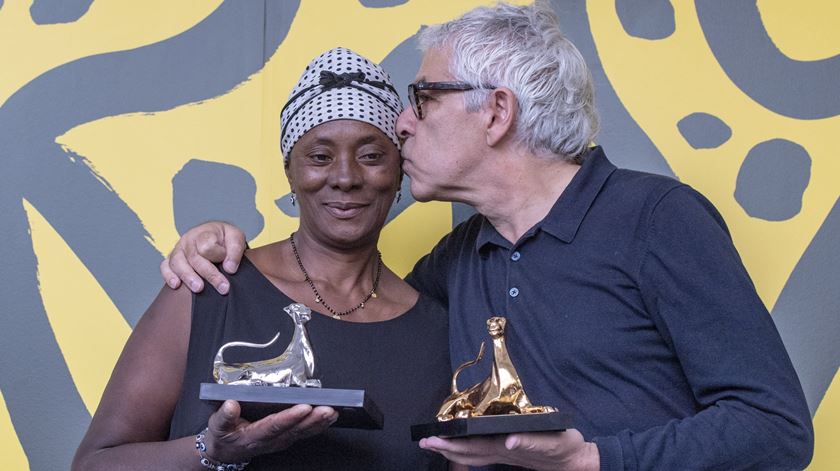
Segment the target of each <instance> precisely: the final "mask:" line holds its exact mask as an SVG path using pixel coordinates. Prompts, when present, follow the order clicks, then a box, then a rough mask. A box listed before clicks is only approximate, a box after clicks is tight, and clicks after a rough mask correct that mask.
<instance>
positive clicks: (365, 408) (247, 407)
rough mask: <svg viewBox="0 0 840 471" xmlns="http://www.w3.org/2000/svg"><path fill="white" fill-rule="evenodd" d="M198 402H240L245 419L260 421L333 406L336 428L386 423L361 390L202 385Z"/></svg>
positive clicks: (369, 428) (363, 426)
mask: <svg viewBox="0 0 840 471" xmlns="http://www.w3.org/2000/svg"><path fill="white" fill-rule="evenodd" d="M199 398H200V399H202V400H205V401H209V402H214V403H218V404H221V403H222V402H224V401H225V400H227V399H233V400H234V401H238V402H239V406H240V407H241V409H242V417H243V418H245V419H246V420H249V421H252V422H253V421H255V420H259V419H261V418H263V417H265V416H267V415H269V414H273V413H275V412H279V411H281V410H283V409H288V408H289V407H291V406H293V405H295V404H309V405H312V406H330V407H332V408H333V409H335V410H336V412H338V420H337V421H336V422H335V423H334V424H333V427H343V428H359V429H368V430H380V429H382V424H383V423H384V421H385V419H384V417H383V416H382V412H380V411H379V408H378V407H376V404H375V403H374V402H373V400H371V398H370V396H368V395H367V394H365V391H364V390H360V389H325V388H299V387H296V386H291V387H287V388H284V387H276V386H246V385H238V384H237V385H232V384H216V383H201V390H200V393H199Z"/></svg>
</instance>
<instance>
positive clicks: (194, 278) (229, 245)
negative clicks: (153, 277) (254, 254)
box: [160, 221, 246, 294]
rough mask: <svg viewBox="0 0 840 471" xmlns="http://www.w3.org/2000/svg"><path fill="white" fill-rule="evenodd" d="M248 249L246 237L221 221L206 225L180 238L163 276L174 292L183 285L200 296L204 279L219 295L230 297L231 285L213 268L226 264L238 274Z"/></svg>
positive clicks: (170, 254)
mask: <svg viewBox="0 0 840 471" xmlns="http://www.w3.org/2000/svg"><path fill="white" fill-rule="evenodd" d="M245 245H246V244H245V233H244V232H242V231H241V230H239V228H238V227H236V226H234V225H232V224H228V223H226V222H221V221H211V222H205V223H204V224H201V225H199V226H195V227H193V228H192V229H190V230H189V231H187V232H186V233H185V234H184V235H183V236H181V239H179V240H178V243H177V244H175V248H173V249H172V252H170V253H169V256H168V257H166V258H165V259H163V262H161V264H160V274H161V276H162V277H163V280H164V281H165V282H166V284H167V285H169V287H170V288H172V289H176V288H178V286H180V285H181V281H183V282H184V283H185V284H186V286H187V287H188V288H189V289H190V290H191V291H192V292H193V293H198V292H199V291H201V290H202V289H204V282H203V281H202V280H201V279H202V278H204V279H206V280H207V281H209V282H210V284H211V285H213V287H214V288H216V291H218V292H219V294H227V292H228V289H230V284H229V283H228V281H227V278H225V276H224V275H222V273H221V272H220V271H219V270H218V269H216V266H215V265H213V264H214V263H219V262H223V263H222V266H223V267H224V269H225V271H226V272H228V273H236V270H237V269H238V268H239V262H240V261H242V254H243V253H245Z"/></svg>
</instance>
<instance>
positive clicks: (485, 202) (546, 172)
mask: <svg viewBox="0 0 840 471" xmlns="http://www.w3.org/2000/svg"><path fill="white" fill-rule="evenodd" d="M503 161H504V164H503V165H497V166H496V167H494V168H493V169H492V171H491V172H490V175H489V178H488V179H486V180H485V184H483V185H482V188H481V189H480V190H478V191H477V193H476V195H474V196H475V197H474V198H471V199H472V201H471V202H470V204H472V205H473V206H474V207H475V208H476V210H477V211H478V212H480V213H481V214H483V215H484V216H485V217H486V218H487V219H488V220H489V221H490V223H491V224H493V227H495V228H496V230H497V231H498V232H499V234H501V235H502V237H504V238H505V239H507V240H508V241H509V242H511V243H515V242H516V241H517V240H519V238H520V237H522V235H523V234H525V232H527V231H528V229H530V228H532V227H533V226H534V225H535V224H537V223H538V222H540V221H542V220H543V219H544V218H545V217H546V215H548V212H549V211H550V210H551V208H552V207H553V206H554V203H555V202H556V201H557V198H559V197H560V195H561V194H562V193H563V191H565V189H566V187H567V186H569V183H570V182H571V181H572V178H573V177H574V176H575V174H576V173H577V171H578V170H579V169H580V166H579V165H577V164H574V163H572V162H569V161H567V160H563V159H562V158H561V157H558V156H553V157H538V156H534V155H532V154H524V155H523V154H520V155H516V156H511V157H510V158H507V159H504V160H503ZM497 163H498V161H497Z"/></svg>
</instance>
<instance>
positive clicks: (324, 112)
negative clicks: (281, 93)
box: [280, 47, 402, 165]
mask: <svg viewBox="0 0 840 471" xmlns="http://www.w3.org/2000/svg"><path fill="white" fill-rule="evenodd" d="M400 111H402V104H401V103H400V97H399V95H398V94H397V91H396V90H394V86H393V85H392V84H391V78H390V77H389V76H388V74H387V73H385V71H384V70H383V69H382V68H381V67H379V66H378V65H376V64H374V63H373V62H371V61H369V60H367V59H365V58H364V57H362V56H360V55H358V54H356V53H355V52H353V51H351V50H349V49H345V48H343V47H337V48H335V49H330V50H329V51H327V52H325V53H323V54H321V55H320V56H318V57H316V58H315V60H313V61H312V62H310V63H309V65H308V66H306V70H304V71H303V75H302V76H301V77H300V80H298V83H297V85H295V88H294V89H293V90H292V93H291V95H290V96H289V102H288V103H286V106H285V107H283V111H282V113H281V115H280V121H281V129H280V147H281V148H282V150H283V155H284V156H285V163H286V164H287V165H288V163H289V157H290V155H291V151H292V147H294V146H295V143H297V141H298V140H299V139H300V138H301V136H303V135H304V133H306V131H309V130H310V129H312V128H314V127H315V126H317V125H319V124H322V123H326V122H328V121H335V120H337V119H353V120H356V121H362V122H365V123H369V124H372V125H373V126H376V127H377V128H379V130H381V131H382V132H383V133H385V135H386V136H388V138H390V139H391V141H393V142H394V144H395V145H396V146H397V148H399V147H400V141H399V139H397V133H396V130H395V125H396V122H397V116H399V114H400Z"/></svg>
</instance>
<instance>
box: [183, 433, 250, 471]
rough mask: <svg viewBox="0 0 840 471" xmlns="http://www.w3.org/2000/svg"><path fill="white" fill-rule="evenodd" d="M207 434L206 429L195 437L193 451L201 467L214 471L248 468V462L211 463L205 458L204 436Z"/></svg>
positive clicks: (234, 470) (236, 470)
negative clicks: (196, 451)
mask: <svg viewBox="0 0 840 471" xmlns="http://www.w3.org/2000/svg"><path fill="white" fill-rule="evenodd" d="M206 433H207V428H206V427H205V428H204V430H202V431H201V432H199V434H198V435H196V436H195V449H196V450H198V458H199V460H200V461H201V466H204V467H205V468H207V469H212V470H215V471H242V470H244V469H245V466H248V463H249V461H245V462H242V463H220V462H218V461H213V460H211V459H210V458H209V457H207V446H206V445H205V444H204V436H205V434H206Z"/></svg>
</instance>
